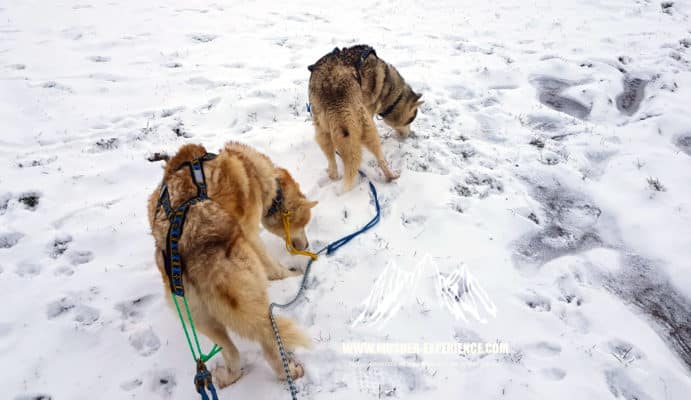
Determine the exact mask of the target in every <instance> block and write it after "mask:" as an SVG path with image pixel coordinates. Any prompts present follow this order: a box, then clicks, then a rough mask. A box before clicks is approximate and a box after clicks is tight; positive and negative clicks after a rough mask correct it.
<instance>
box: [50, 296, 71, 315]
mask: <svg viewBox="0 0 691 400" xmlns="http://www.w3.org/2000/svg"><path fill="white" fill-rule="evenodd" d="M76 302H77V300H76V298H75V297H74V296H73V295H68V296H65V297H63V298H61V299H60V300H56V301H53V302H50V303H48V306H47V307H46V315H47V316H48V319H53V318H56V317H59V316H61V315H63V314H65V313H67V312H69V311H70V310H72V309H73V308H74V307H76Z"/></svg>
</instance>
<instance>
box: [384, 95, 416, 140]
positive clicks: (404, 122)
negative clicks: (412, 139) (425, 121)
mask: <svg viewBox="0 0 691 400" xmlns="http://www.w3.org/2000/svg"><path fill="white" fill-rule="evenodd" d="M420 97H422V95H421V94H417V93H415V92H414V91H413V89H412V88H411V87H410V86H409V85H405V88H404V89H403V93H401V97H400V100H398V103H396V104H395V107H394V108H393V109H392V110H391V112H390V113H389V114H388V115H386V116H385V117H384V122H385V123H386V124H387V125H389V126H390V127H392V128H394V129H395V130H396V132H398V134H399V135H401V136H403V137H407V136H408V135H410V124H412V123H413V121H415V117H417V109H418V107H420V105H421V104H422V103H424V101H421V100H420Z"/></svg>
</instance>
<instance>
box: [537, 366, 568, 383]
mask: <svg viewBox="0 0 691 400" xmlns="http://www.w3.org/2000/svg"><path fill="white" fill-rule="evenodd" d="M540 374H542V376H544V377H545V378H547V379H549V380H552V381H560V380H562V379H564V377H566V371H564V370H563V369H561V368H543V369H541V370H540Z"/></svg>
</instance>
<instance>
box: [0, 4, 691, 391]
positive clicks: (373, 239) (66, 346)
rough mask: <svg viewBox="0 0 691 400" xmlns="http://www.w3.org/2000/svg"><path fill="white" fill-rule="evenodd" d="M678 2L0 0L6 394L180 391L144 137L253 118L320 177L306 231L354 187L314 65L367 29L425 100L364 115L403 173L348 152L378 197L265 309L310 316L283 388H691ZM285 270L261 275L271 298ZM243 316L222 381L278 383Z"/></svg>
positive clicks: (190, 370) (246, 134)
mask: <svg viewBox="0 0 691 400" xmlns="http://www.w3.org/2000/svg"><path fill="white" fill-rule="evenodd" d="M690 14H691V4H690V3H689V2H688V1H674V2H666V1H665V2H660V1H656V0H637V1H632V0H609V1H606V2H604V1H595V0H571V1H550V0H534V1H528V2H518V1H510V0H496V1H490V2H482V1H469V0H440V1H433V2H423V1H418V2H416V1H411V0H382V1H376V2H335V3H329V2H323V1H321V2H318V1H313V0H297V1H290V2H283V3H279V2H275V1H263V0H261V1H253V2H230V1H223V0H217V1H208V0H199V1H182V0H168V1H156V0H151V1H132V0H113V1H96V0H79V1H70V0H66V1H58V0H56V1H43V2H38V1H27V0H3V1H2V2H0V126H1V127H2V134H1V135H0V162H1V167H2V172H1V173H0V293H2V294H3V296H4V301H3V304H4V307H3V310H2V312H1V313H0V360H2V361H1V362H0V368H1V372H2V373H1V374H0V387H2V388H3V393H4V394H3V395H2V397H3V398H8V399H12V400H26V399H56V400H57V399H71V400H79V399H104V400H107V399H118V400H119V399H124V398H131V399H158V398H174V399H192V398H198V395H197V394H196V393H195V390H194V386H193V384H192V377H193V375H194V368H195V365H194V362H193V361H192V358H191V357H190V354H189V350H188V348H187V344H186V342H185V338H184V335H183V333H182V330H181V328H180V326H179V321H178V320H177V316H176V315H175V314H174V312H173V311H172V310H170V309H169V307H168V306H167V305H166V301H165V296H167V295H169V294H168V293H165V292H164V291H163V286H162V284H161V278H160V276H159V272H158V270H157V269H156V267H155V264H154V260H153V248H154V247H153V246H154V244H153V240H152V237H151V236H150V233H149V227H148V222H147V220H146V198H147V196H148V195H149V193H151V191H152V190H153V189H154V188H155V187H156V185H158V184H159V182H160V178H161V173H162V171H161V167H162V164H161V163H159V162H149V161H148V158H151V157H152V155H154V154H155V153H160V152H168V153H173V152H175V151H176V149H177V148H178V147H179V146H181V145H182V144H184V143H202V144H204V145H205V146H206V147H207V149H209V150H210V151H216V150H218V149H219V148H221V147H222V145H223V143H224V142H226V141H230V140H236V141H241V142H243V143H247V144H249V145H252V146H255V147H256V148H257V149H259V150H261V151H263V152H265V153H266V154H267V155H269V156H270V157H271V158H272V159H273V160H274V162H275V163H276V164H278V165H281V166H284V167H286V168H287V169H289V170H290V171H291V172H292V173H293V175H294V176H295V178H296V179H297V180H298V182H300V184H301V186H302V188H303V191H304V192H305V193H306V194H307V196H308V197H309V198H310V199H313V200H318V201H319V205H318V206H317V207H316V208H315V209H314V212H313V220H312V222H311V223H310V225H309V226H308V236H309V238H310V242H311V243H312V247H313V248H316V249H318V248H321V247H322V246H323V245H325V244H326V243H328V242H329V241H331V240H334V239H337V238H339V237H341V236H343V235H345V234H348V233H350V232H353V231H355V230H356V229H358V228H359V227H361V226H362V225H363V224H365V223H366V222H367V221H369V219H370V218H372V216H373V215H374V205H373V202H372V198H371V197H370V194H369V189H368V185H367V183H366V181H365V180H361V182H360V183H359V184H358V185H357V186H356V187H355V189H354V190H352V191H351V192H347V193H342V191H341V184H340V182H333V181H331V180H330V179H329V178H328V177H327V175H326V170H325V169H326V159H325V158H324V156H323V155H322V153H321V151H320V149H319V147H318V146H317V144H316V143H315V142H314V140H313V128H312V125H311V122H310V117H309V114H308V112H307V110H306V103H307V81H308V78H309V72H308V70H307V66H308V65H310V64H312V63H313V62H315V61H316V60H317V59H318V58H319V57H321V56H322V55H324V54H326V53H327V52H329V51H331V50H332V49H333V48H334V47H343V46H349V45H354V44H360V43H366V44H369V45H371V46H373V47H374V48H375V49H376V52H377V55H378V56H379V57H381V58H383V59H384V60H386V61H387V62H390V63H392V64H393V65H395V66H396V67H397V68H398V69H399V71H400V72H401V73H402V75H403V76H404V77H405V78H406V80H407V81H408V82H410V84H411V85H412V86H413V88H414V89H415V90H416V91H417V92H421V93H423V100H425V104H424V105H423V106H422V107H421V110H420V113H419V114H418V118H417V120H416V121H415V122H414V124H413V131H414V135H413V136H412V137H410V138H408V139H406V140H402V139H399V138H398V137H397V135H396V134H395V132H393V131H392V130H391V129H390V128H388V127H386V126H384V125H383V124H381V123H380V122H378V127H379V130H380V133H381V136H382V144H383V148H384V150H385V153H386V157H387V159H388V160H390V162H391V164H392V166H393V169H395V170H398V171H401V177H400V179H398V180H397V181H394V182H391V183H386V182H384V179H383V177H382V176H381V175H380V172H379V170H378V168H377V165H376V162H375V161H374V159H373V158H372V157H371V156H368V157H367V158H366V159H365V163H364V164H363V171H364V172H365V173H366V174H367V176H368V177H369V178H370V179H371V180H372V181H373V182H374V184H375V185H376V187H377V190H378V192H379V199H380V202H381V207H382V219H381V222H380V223H379V224H378V225H377V226H376V227H375V228H373V229H372V230H371V231H369V232H367V233H366V234H364V235H362V236H360V237H358V238H357V239H355V240H354V241H352V242H351V243H349V244H348V245H347V246H346V247H343V248H341V249H340V250H338V252H337V253H336V254H334V255H332V256H329V257H321V258H320V259H319V260H318V261H317V262H316V263H314V265H313V269H312V275H311V276H310V277H309V279H308V282H307V283H308V285H307V290H306V293H305V297H304V299H302V300H301V301H300V302H298V304H296V305H295V306H294V307H292V308H291V309H289V310H287V311H283V312H282V313H283V315H288V316H290V317H292V318H294V319H295V320H296V321H298V323H299V325H300V326H301V327H303V329H304V330H305V331H306V332H307V333H308V334H309V335H310V336H311V337H312V338H313V339H314V347H313V348H312V349H309V350H300V351H299V352H298V353H297V354H296V356H297V358H298V359H299V360H300V361H301V362H303V363H304V366H305V377H303V378H302V379H300V380H298V381H296V385H297V388H298V390H299V393H298V397H299V398H301V399H367V398H374V399H376V398H402V399H429V398H438V399H451V398H470V397H472V398H474V399H496V398H509V399H542V398H559V399H583V398H594V399H617V398H618V399H682V398H687V397H688V393H689V392H690V391H691V263H690V262H689V260H691V113H689V110H688V107H689V104H691V50H689V47H691V21H690V20H689V15H690ZM263 238H264V239H265V242H266V243H267V246H268V248H269V250H270V252H271V254H273V255H274V256H275V257H276V258H277V259H279V260H280V261H281V262H282V263H283V264H284V265H286V266H288V267H301V266H304V265H305V264H306V262H307V260H306V259H305V257H302V256H291V255H289V254H287V253H286V251H285V249H284V247H283V244H282V243H281V241H280V240H279V239H278V238H276V237H273V236H270V235H269V234H268V233H263ZM298 285H299V278H290V279H286V280H284V281H276V282H272V285H271V288H270V295H271V298H272V299H273V300H275V301H278V302H281V301H285V300H288V299H290V298H291V297H292V296H293V295H294V293H295V291H296V290H297V288H298ZM234 339H236V343H238V344H239V348H240V352H241V356H242V359H243V361H242V362H243V368H244V376H243V377H242V378H241V379H240V380H239V381H238V382H237V383H235V384H233V385H232V386H229V387H227V388H225V389H222V390H220V392H219V397H220V399H281V398H285V399H288V398H289V392H288V390H287V386H286V384H285V383H284V382H280V381H278V380H277V379H276V377H275V375H274V374H273V372H272V371H271V369H270V368H269V366H268V365H267V363H266V362H265V360H264V358H263V356H262V354H261V352H260V349H259V346H257V345H256V344H255V343H251V342H247V341H243V340H240V339H237V337H236V336H234ZM202 341H203V344H204V347H205V348H206V349H210V348H211V345H212V344H211V342H210V341H209V340H207V339H206V338H203V340H202ZM368 343H369V344H382V343H384V344H390V347H388V348H385V347H384V346H381V347H380V348H379V350H382V349H384V350H385V351H361V350H363V348H365V349H366V346H364V347H362V346H360V345H362V344H368ZM464 343H484V344H493V343H494V344H502V345H508V351H503V352H497V353H493V352H486V353H483V352H467V351H458V349H456V348H454V346H452V345H453V344H464ZM353 346H355V347H353ZM358 346H359V347H358ZM353 349H355V350H358V349H359V350H358V351H353ZM449 349H451V351H447V350H449ZM442 350H444V351H442ZM221 362H222V361H221V359H220V357H217V358H214V359H213V360H212V361H211V362H210V366H214V365H216V364H217V363H221Z"/></svg>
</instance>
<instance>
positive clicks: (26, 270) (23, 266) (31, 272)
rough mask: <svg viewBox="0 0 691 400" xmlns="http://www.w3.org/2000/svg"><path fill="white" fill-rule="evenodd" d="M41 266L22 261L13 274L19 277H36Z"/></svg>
mask: <svg viewBox="0 0 691 400" xmlns="http://www.w3.org/2000/svg"><path fill="white" fill-rule="evenodd" d="M41 269H42V268H41V265H40V264H35V263H32V262H28V261H24V262H21V263H19V265H18V266H17V269H15V272H16V273H17V275H19V276H21V277H31V276H36V275H38V274H40V273H41Z"/></svg>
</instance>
